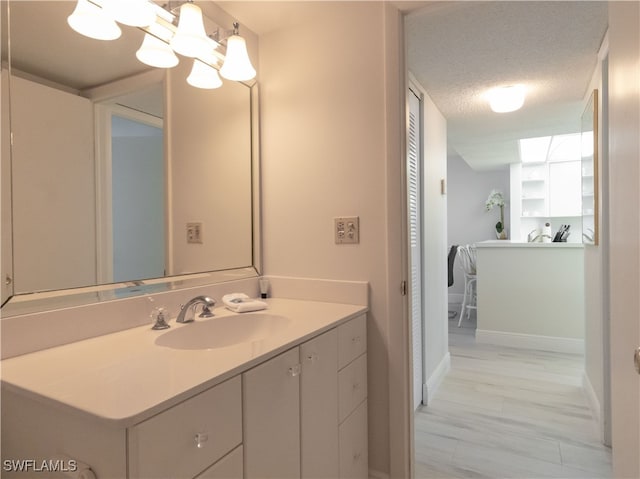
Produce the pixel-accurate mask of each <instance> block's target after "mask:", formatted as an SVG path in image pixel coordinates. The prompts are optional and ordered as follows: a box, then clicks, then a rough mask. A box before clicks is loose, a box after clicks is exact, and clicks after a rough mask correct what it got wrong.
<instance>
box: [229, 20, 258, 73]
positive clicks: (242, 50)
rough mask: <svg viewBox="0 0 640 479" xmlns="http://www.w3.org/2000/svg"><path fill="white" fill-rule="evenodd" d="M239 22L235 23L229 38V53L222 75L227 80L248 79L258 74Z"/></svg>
mask: <svg viewBox="0 0 640 479" xmlns="http://www.w3.org/2000/svg"><path fill="white" fill-rule="evenodd" d="M239 28H240V26H239V24H238V23H237V22H236V23H234V24H233V33H232V35H231V36H230V37H229V38H227V54H226V58H225V60H224V64H223V65H222V68H221V69H220V75H222V76H223V77H224V78H226V79H227V80H234V81H246V80H251V79H252V78H254V77H255V76H256V70H255V68H253V65H251V60H249V54H248V53H247V42H246V41H245V39H244V38H242V37H241V36H240V35H239Z"/></svg>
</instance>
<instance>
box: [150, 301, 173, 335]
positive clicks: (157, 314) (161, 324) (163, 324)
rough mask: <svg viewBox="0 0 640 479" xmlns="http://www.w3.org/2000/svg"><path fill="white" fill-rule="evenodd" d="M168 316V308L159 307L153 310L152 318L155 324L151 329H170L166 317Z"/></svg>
mask: <svg viewBox="0 0 640 479" xmlns="http://www.w3.org/2000/svg"><path fill="white" fill-rule="evenodd" d="M168 315H169V311H167V308H165V307H163V306H158V307H157V308H153V311H152V312H151V315H150V316H151V318H153V319H154V320H155V323H154V325H153V326H152V327H151V329H154V330H159V329H167V328H169V327H170V326H169V325H168V324H167V320H166V317H167V316H168Z"/></svg>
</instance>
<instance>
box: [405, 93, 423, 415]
mask: <svg viewBox="0 0 640 479" xmlns="http://www.w3.org/2000/svg"><path fill="white" fill-rule="evenodd" d="M407 95H408V102H409V128H408V129H409V131H408V134H407V149H408V154H407V214H408V215H409V264H410V265H411V274H410V283H409V291H410V293H411V294H410V310H411V325H412V341H413V408H414V410H415V409H417V408H418V406H420V405H421V404H422V391H423V387H422V385H423V383H424V372H423V357H424V355H423V349H424V346H423V344H424V339H423V335H424V326H423V321H422V254H421V244H422V222H421V220H420V218H421V217H422V208H421V207H420V203H421V201H422V194H421V183H420V163H421V161H420V160H421V158H422V142H421V137H420V132H421V131H422V129H421V116H420V109H421V108H420V107H421V104H420V103H421V100H420V97H419V96H417V95H416V94H415V93H414V92H413V91H412V90H411V89H409V91H408V92H407Z"/></svg>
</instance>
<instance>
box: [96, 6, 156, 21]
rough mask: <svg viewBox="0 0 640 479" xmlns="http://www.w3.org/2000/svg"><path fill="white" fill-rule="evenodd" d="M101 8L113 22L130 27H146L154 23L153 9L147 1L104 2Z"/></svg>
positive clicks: (154, 13)
mask: <svg viewBox="0 0 640 479" xmlns="http://www.w3.org/2000/svg"><path fill="white" fill-rule="evenodd" d="M102 8H103V9H104V10H105V12H107V13H108V14H109V15H110V16H111V17H112V18H113V19H114V20H116V21H118V22H120V23H122V24H124V25H129V26H132V27H148V26H149V25H151V24H152V23H153V22H155V21H156V12H155V8H154V6H153V5H152V4H151V3H149V2H148V0H104V1H103V2H102Z"/></svg>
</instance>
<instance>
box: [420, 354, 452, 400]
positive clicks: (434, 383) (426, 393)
mask: <svg viewBox="0 0 640 479" xmlns="http://www.w3.org/2000/svg"><path fill="white" fill-rule="evenodd" d="M450 370H451V355H450V354H449V352H448V351H447V354H445V355H444V357H443V358H442V361H440V364H438V366H437V367H436V369H435V371H433V374H431V376H429V378H428V379H427V382H426V383H425V384H423V385H422V403H423V404H429V403H430V402H431V400H432V399H433V396H435V394H436V391H437V390H438V388H439V387H440V384H442V380H443V379H444V378H445V377H446V376H447V374H449V371H450Z"/></svg>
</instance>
